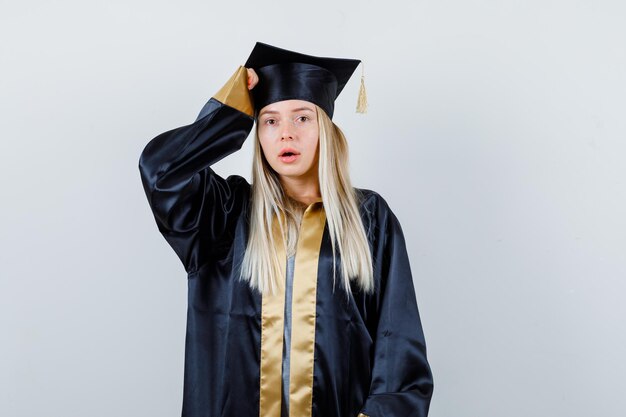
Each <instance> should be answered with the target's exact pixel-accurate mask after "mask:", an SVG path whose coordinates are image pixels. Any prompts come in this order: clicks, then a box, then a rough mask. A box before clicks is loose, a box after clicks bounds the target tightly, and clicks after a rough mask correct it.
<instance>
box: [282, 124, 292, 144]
mask: <svg viewBox="0 0 626 417" xmlns="http://www.w3.org/2000/svg"><path fill="white" fill-rule="evenodd" d="M280 138H281V140H286V139H291V140H293V138H294V134H293V126H292V125H291V124H290V123H284V124H283V130H282V132H281V136H280Z"/></svg>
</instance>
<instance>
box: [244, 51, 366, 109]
mask: <svg viewBox="0 0 626 417" xmlns="http://www.w3.org/2000/svg"><path fill="white" fill-rule="evenodd" d="M360 63H361V61H360V60H358V59H345V58H328V57H317V56H312V55H305V54H301V53H299V52H294V51H289V50H287V49H282V48H278V47H276V46H272V45H268V44H266V43H262V42H257V43H256V45H255V46H254V49H253V50H252V52H251V53H250V56H249V57H248V60H247V61H246V64H245V67H246V68H252V69H254V71H255V72H256V73H257V75H258V76H259V82H258V84H257V85H256V86H255V87H254V88H253V89H252V90H251V94H252V98H253V100H254V107H255V112H256V113H257V114H258V112H259V111H260V110H261V109H262V108H263V107H265V106H267V105H268V104H271V103H275V102H277V101H282V100H293V99H296V100H305V101H310V102H311V103H314V104H317V105H318V106H319V107H321V108H322V109H324V111H325V112H326V114H327V115H328V117H330V118H331V119H332V117H333V112H334V109H335V99H336V98H337V97H338V96H339V93H341V90H343V87H344V86H345V85H346V83H347V82H348V80H349V79H350V77H351V76H352V73H353V72H354V70H355V69H356V67H357V66H358V65H359V64H360ZM366 108H367V96H366V93H365V86H364V77H363V75H361V88H360V90H359V100H358V106H357V112H359V113H365V112H366Z"/></svg>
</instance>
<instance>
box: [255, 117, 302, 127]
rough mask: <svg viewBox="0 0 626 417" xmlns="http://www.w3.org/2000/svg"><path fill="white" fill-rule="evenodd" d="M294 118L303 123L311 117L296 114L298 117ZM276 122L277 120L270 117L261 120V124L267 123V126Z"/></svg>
mask: <svg viewBox="0 0 626 417" xmlns="http://www.w3.org/2000/svg"><path fill="white" fill-rule="evenodd" d="M296 120H297V121H300V122H302V123H305V122H308V121H310V120H311V118H310V117H309V116H298V117H297V118H296ZM276 123H277V122H276V119H272V118H268V119H265V121H264V122H263V124H265V125H269V126H273V125H275V124H276Z"/></svg>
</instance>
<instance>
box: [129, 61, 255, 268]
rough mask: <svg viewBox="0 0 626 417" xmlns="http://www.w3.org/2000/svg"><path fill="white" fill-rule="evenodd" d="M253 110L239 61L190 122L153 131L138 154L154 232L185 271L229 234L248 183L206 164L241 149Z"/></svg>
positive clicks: (218, 245) (247, 194) (207, 256)
mask: <svg viewBox="0 0 626 417" xmlns="http://www.w3.org/2000/svg"><path fill="white" fill-rule="evenodd" d="M253 115H254V108H253V103H252V98H251V95H250V93H249V91H248V86H247V70H246V68H245V67H243V66H240V67H239V68H238V69H237V71H236V72H235V73H234V74H233V76H232V77H231V78H230V79H229V80H228V82H227V83H226V84H225V85H224V86H223V87H222V89H220V90H219V92H218V93H217V94H215V95H214V96H213V97H211V98H210V100H209V101H208V102H207V103H206V104H205V105H204V107H203V108H202V110H201V111H200V114H199V115H198V117H197V119H196V121H195V122H193V123H191V124H189V125H186V126H182V127H179V128H176V129H172V130H169V131H167V132H164V133H161V134H159V135H158V136H156V137H155V138H154V139H152V140H151V141H150V142H148V144H147V145H146V146H145V148H144V149H143V151H142V153H141V156H140V158H139V172H140V174H141V181H142V184H143V188H144V191H145V193H146V197H147V198H148V203H149V205H150V209H151V210H152V213H153V214H154V218H155V220H156V223H157V226H158V229H159V232H160V233H161V234H162V235H163V237H164V238H165V239H166V241H167V242H168V243H169V245H170V246H171V247H172V248H173V249H174V251H175V252H176V254H177V255H178V257H179V258H180V260H181V261H182V263H183V266H184V268H185V270H186V271H187V272H188V273H192V272H194V271H196V270H197V269H198V268H200V267H201V266H202V265H203V263H204V262H206V261H207V260H208V259H210V255H211V254H212V253H215V252H216V251H218V250H219V248H220V246H222V245H224V244H226V243H227V242H228V241H229V239H232V229H233V226H234V224H235V222H236V219H237V217H238V215H239V214H240V212H241V210H242V208H243V206H244V205H245V204H246V201H247V200H246V199H247V198H248V196H249V188H250V184H249V183H248V182H247V181H246V180H245V178H243V177H241V176H239V175H231V176H229V177H228V178H226V179H224V178H222V177H221V176H219V175H218V174H216V173H215V172H214V171H213V170H212V169H211V165H213V164H214V163H216V162H218V161H219V160H221V159H222V158H224V157H226V156H227V155H229V154H231V153H233V152H235V151H237V150H239V149H241V147H242V146H243V143H244V141H245V140H246V138H247V137H248V134H249V133H250V131H251V130H252V126H253V124H254V116H253Z"/></svg>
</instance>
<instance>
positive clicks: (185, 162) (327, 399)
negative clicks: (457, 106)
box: [139, 67, 433, 417]
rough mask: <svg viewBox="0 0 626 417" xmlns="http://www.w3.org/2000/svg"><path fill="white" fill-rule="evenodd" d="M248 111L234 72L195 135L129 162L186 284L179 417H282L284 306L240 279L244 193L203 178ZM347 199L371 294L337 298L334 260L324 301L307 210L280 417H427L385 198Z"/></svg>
mask: <svg viewBox="0 0 626 417" xmlns="http://www.w3.org/2000/svg"><path fill="white" fill-rule="evenodd" d="M250 100H251V99H250V95H249V92H248V90H247V85H246V72H245V68H244V67H240V68H239V69H238V70H237V71H236V73H235V74H234V75H233V76H232V77H231V79H230V80H229V81H228V83H227V84H226V85H225V86H224V87H223V88H222V89H221V90H220V91H219V92H218V93H217V94H216V95H215V96H213V97H211V99H210V100H209V101H208V102H207V103H206V105H205V106H204V107H203V108H202V110H201V112H200V114H199V115H198V117H197V119H196V121H195V122H193V123H191V124H189V125H186V126H182V127H179V128H176V129H173V130H169V131H167V132H164V133H162V134H160V135H158V136H156V137H155V138H154V139H152V140H151V141H150V142H149V143H148V144H147V145H146V146H145V148H144V150H143V152H142V154H141V157H140V160H139V170H140V173H141V179H142V183H143V186H144V189H145V192H146V196H147V198H148V202H149V204H150V208H151V210H152V212H153V214H154V218H155V220H156V223H157V226H158V229H159V231H160V233H161V234H162V235H163V236H164V238H165V239H166V240H167V242H168V243H169V245H170V246H171V247H172V248H173V249H174V251H175V252H176V254H177V255H178V257H179V258H180V260H181V261H182V263H183V266H184V268H185V270H186V272H187V277H188V280H187V282H188V313H187V335H186V343H185V372H184V393H183V405H182V415H183V417H259V416H260V417H280V390H281V386H280V380H281V361H280V359H281V357H282V355H281V353H282V342H283V340H282V332H283V327H282V326H283V321H282V320H283V317H282V314H283V311H284V310H283V309H282V308H283V307H284V304H281V300H280V295H279V296H277V297H275V298H272V297H267V298H265V297H263V296H262V295H261V294H260V293H259V292H258V291H253V290H251V289H250V288H249V286H248V284H247V283H244V282H242V281H240V280H238V279H237V276H238V273H239V267H240V265H241V261H242V259H243V254H244V250H245V248H246V241H247V237H248V221H249V219H248V213H249V207H250V190H251V186H250V184H249V183H248V182H247V181H246V179H244V178H243V177H241V176H239V175H230V176H229V177H227V178H222V177H221V176H219V175H217V174H216V173H215V172H214V171H213V170H212V169H211V165H213V164H214V163H216V162H217V161H219V160H221V159H222V158H224V157H226V156H227V155H229V154H231V153H233V152H235V151H237V150H239V149H240V148H241V147H242V145H243V143H244V141H245V140H246V138H247V137H248V134H249V133H250V131H251V129H252V127H253V122H254V118H253V114H254V113H253V110H252V109H253V107H252V102H251V101H250ZM356 191H357V195H358V196H359V199H360V204H359V208H360V213H361V218H362V220H363V224H364V226H365V230H366V232H367V236H368V240H369V243H370V249H371V251H372V257H373V260H374V277H375V285H376V292H375V293H374V294H368V295H366V294H364V293H362V292H361V291H360V290H359V288H358V287H357V286H356V284H353V285H352V291H351V294H349V296H348V297H346V294H345V291H344V290H343V289H342V286H341V285H340V284H341V280H340V277H341V274H340V268H339V267H338V266H339V262H341V257H340V256H338V257H337V258H336V260H335V267H336V268H337V285H336V287H335V289H334V290H333V279H332V276H333V275H332V268H333V257H332V250H331V242H330V239H329V234H328V227H327V224H326V223H325V215H324V208H323V203H322V202H315V203H313V204H311V205H310V206H309V207H308V208H307V211H306V212H305V216H304V218H303V221H302V226H301V228H302V229H301V232H300V235H301V236H300V237H299V243H298V249H297V252H296V267H295V276H294V290H293V291H294V294H293V306H294V309H293V313H292V314H293V318H292V320H293V333H294V334H293V335H292V354H291V362H292V363H291V375H290V378H291V379H290V385H291V387H290V388H291V389H292V391H291V394H290V408H291V416H295V417H309V416H312V417H357V416H362V415H365V416H370V417H425V416H426V415H427V414H428V409H429V404H430V400H431V396H432V391H433V379H432V374H431V370H430V367H429V364H428V361H427V357H426V345H425V341H424V335H423V331H422V326H421V323H420V317H419V313H418V307H417V303H416V296H415V290H414V286H413V279H412V275H411V269H410V265H409V259H408V256H407V250H406V246H405V240H404V236H403V232H402V229H401V227H400V223H399V222H398V219H397V218H396V216H395V215H394V213H393V212H392V211H391V209H390V208H389V206H388V204H387V202H386V201H385V200H384V199H383V197H381V196H380V195H379V194H378V193H376V192H374V191H372V190H367V189H356ZM307 230H309V231H312V232H307ZM300 240H301V241H300ZM280 253H281V254H282V255H284V252H280ZM282 302H284V299H283V301H282ZM307 309H308V310H307ZM297 332H300V333H301V334H299V335H298V334H297Z"/></svg>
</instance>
